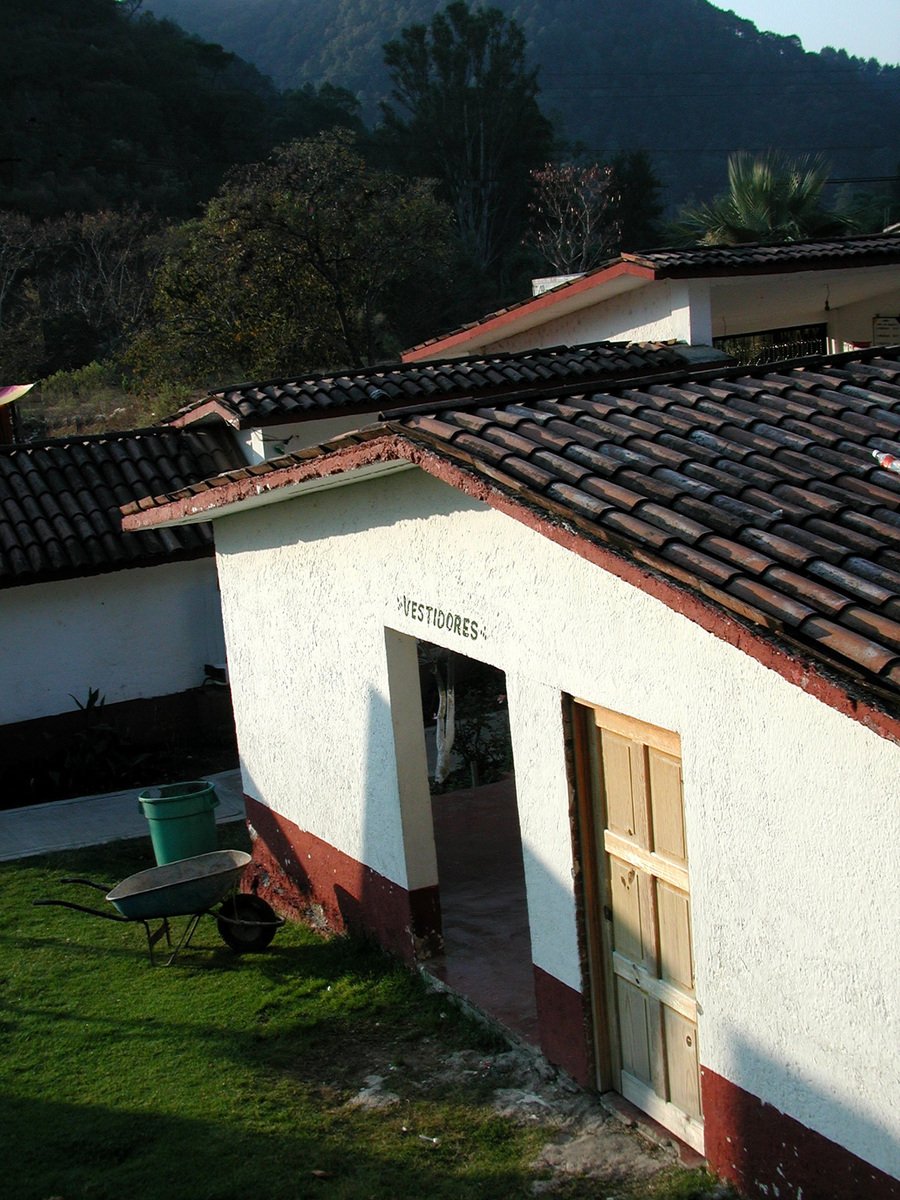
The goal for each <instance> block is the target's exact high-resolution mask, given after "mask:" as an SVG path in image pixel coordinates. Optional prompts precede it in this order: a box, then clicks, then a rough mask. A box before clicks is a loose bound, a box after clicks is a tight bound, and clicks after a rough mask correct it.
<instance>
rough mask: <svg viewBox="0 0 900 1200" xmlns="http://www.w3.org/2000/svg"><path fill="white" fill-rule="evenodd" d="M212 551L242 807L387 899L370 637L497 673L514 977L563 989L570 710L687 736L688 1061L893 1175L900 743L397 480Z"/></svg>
mask: <svg viewBox="0 0 900 1200" xmlns="http://www.w3.org/2000/svg"><path fill="white" fill-rule="evenodd" d="M216 542H217V549H218V553H219V558H220V576H221V580H222V596H223V605H224V616H225V628H226V636H227V641H228V658H229V669H230V675H231V681H232V688H233V697H234V702H235V710H236V720H237V727H238V735H239V743H240V749H241V756H242V766H243V771H244V779H245V787H246V789H247V791H248V792H249V794H250V795H252V796H254V797H255V798H256V799H258V800H260V801H261V802H262V803H264V804H267V805H269V806H270V807H272V808H273V809H275V810H276V811H277V812H279V813H281V814H283V815H284V816H285V817H287V818H288V819H290V820H291V821H292V822H294V823H295V824H296V825H298V826H299V827H300V828H301V829H302V830H304V831H308V832H311V833H313V834H315V835H316V836H317V837H319V838H322V839H324V841H326V842H328V843H330V844H331V845H333V846H335V847H337V848H338V849H339V850H341V851H343V852H344V853H345V854H347V855H349V856H351V857H352V858H354V859H356V860H358V861H361V862H363V863H365V864H367V865H368V866H370V867H372V868H374V869H375V870H376V871H378V872H380V873H382V874H383V875H385V876H387V877H388V878H389V879H391V880H393V881H395V882H396V883H398V884H400V885H402V886H415V887H418V886H425V885H427V884H428V883H429V882H435V879H434V878H429V877H427V875H428V871H430V870H432V869H433V868H432V867H431V865H430V864H431V862H432V861H433V860H432V859H431V858H430V857H429V856H428V855H425V856H424V857H423V859H422V863H426V864H428V866H427V870H426V871H425V872H424V875H423V870H422V869H421V864H419V867H418V869H417V870H416V871H415V872H413V873H410V872H409V871H408V868H407V863H406V861H405V857H404V849H403V831H402V829H401V812H400V804H399V803H398V770H397V763H396V757H395V750H394V732H393V729H392V723H391V692H390V681H389V673H388V661H387V652H386V644H387V646H388V648H389V647H390V645H391V644H392V639H395V634H394V633H391V632H389V633H388V635H387V636H386V632H385V631H386V630H387V631H396V634H399V635H407V636H408V637H410V638H422V639H425V640H428V641H431V642H436V643H439V644H442V645H445V646H447V647H449V648H451V649H453V650H457V651H459V652H461V653H463V654H467V655H469V656H471V657H473V658H478V659H481V660H483V661H485V662H489V663H491V664H493V665H494V666H496V667H499V668H501V669H502V670H504V671H505V672H506V680H507V693H508V700H509V713H510V721H511V729H512V736H513V749H514V758H515V770H516V784H517V795H518V805H519V814H520V823H521V829H522V839H523V850H524V860H525V869H526V877H527V884H528V898H529V911H530V916H531V930H532V954H533V958H534V961H535V963H536V964H537V965H538V966H540V967H541V968H542V969H543V970H544V971H546V972H548V973H550V974H552V975H554V976H555V977H556V978H558V979H560V980H562V981H563V982H564V983H566V984H568V985H569V986H571V987H573V988H580V987H581V986H582V980H581V973H580V965H579V955H578V944H577V932H576V906H575V898H574V891H573V866H574V863H573V851H572V838H571V833H570V828H569V797H570V786H569V779H568V777H567V773H566V758H565V747H564V744H563V723H562V715H561V712H562V707H561V706H562V702H563V697H564V696H565V695H574V696H580V697H583V698H585V699H587V700H589V701H591V702H593V703H595V704H599V705H602V706H604V707H607V708H610V709H613V710H615V711H617V712H620V713H624V714H627V715H628V716H631V717H635V718H638V719H639V720H641V721H646V722H649V723H650V724H653V725H657V726H662V727H663V728H665V729H670V730H674V731H676V732H677V733H679V734H680V736H681V745H682V761H683V770H684V795H685V819H686V827H687V840H688V849H689V864H690V879H691V896H692V906H693V938H694V950H695V957H696V967H697V997H698V1001H699V1004H700V1011H701V1016H700V1026H699V1038H700V1055H701V1061H702V1062H703V1063H704V1064H705V1065H706V1066H708V1067H709V1068H711V1069H712V1070H714V1071H716V1072H718V1073H719V1074H720V1075H722V1076H724V1077H726V1078H728V1079H729V1080H731V1081H733V1082H735V1083H737V1084H738V1085H740V1086H741V1087H743V1088H745V1089H746V1090H748V1091H750V1092H752V1093H754V1094H755V1095H757V1096H760V1097H761V1098H762V1099H764V1100H766V1101H767V1102H769V1103H771V1104H773V1105H775V1106H776V1107H777V1108H778V1109H780V1110H781V1111H783V1112H785V1113H787V1114H789V1115H790V1116H792V1117H794V1118H795V1119H797V1120H799V1121H801V1122H803V1123H804V1124H806V1125H808V1126H809V1127H811V1128H813V1129H816V1130H818V1131H819V1132H820V1133H822V1134H823V1135H824V1136H826V1137H828V1138H831V1139H832V1140H834V1141H836V1142H838V1143H839V1144H841V1145H844V1146H847V1147H848V1148H849V1149H850V1150H851V1151H852V1152H853V1153H855V1154H857V1155H859V1156H860V1157H861V1158H863V1159H865V1160H866V1161H868V1162H870V1163H872V1164H874V1165H875V1166H878V1167H880V1168H881V1169H882V1170H887V1171H891V1170H892V1169H895V1168H896V1162H892V1161H890V1156H891V1154H892V1147H894V1146H896V1139H897V1137H898V1132H900V1129H898V1116H897V1114H898V1113H900V1091H898V1083H897V1078H896V1073H895V1072H894V1070H893V1064H894V1062H895V1061H896V1060H895V1054H896V1046H897V1043H898V1033H900V1029H898V1026H897V1013H896V1006H894V1005H893V998H894V997H896V995H897V991H898V983H900V979H898V970H897V957H896V940H897V927H898V917H900V912H898V894H897V889H896V882H895V876H896V864H897V861H898V858H900V844H898V822H897V820H896V781H897V774H898V767H900V751H898V747H897V746H896V745H894V744H893V743H890V742H887V741H885V740H884V739H882V738H880V737H878V736H876V735H875V734H874V733H872V732H871V731H869V730H867V729H866V728H864V727H863V726H862V725H861V724H859V723H857V722H855V721H853V720H850V719H848V718H846V717H844V716H841V715H840V714H839V713H838V712H836V711H835V710H834V709H832V708H830V707H827V706H826V705H824V704H823V703H821V702H820V701H818V700H816V699H814V698H812V697H810V696H809V695H807V694H805V693H804V692H803V691H801V690H800V689H799V688H797V687H796V686H794V685H792V684H790V683H788V682H786V681H785V680H784V679H783V678H782V677H781V676H780V675H778V674H776V673H775V672H774V671H772V670H770V669H767V668H766V667H764V666H762V665H761V664H760V663H758V662H757V661H756V660H754V659H752V658H750V657H748V656H747V655H746V654H744V653H742V652H740V651H739V650H737V649H735V648H733V647H731V646H729V645H727V644H725V643H724V642H722V641H720V640H718V639H717V638H715V637H714V636H713V635H712V634H710V633H707V632H705V631H703V630H702V629H701V628H699V627H698V626H697V625H695V624H693V623H692V622H691V621H689V620H688V619H687V618H685V617H683V616H681V615H679V614H678V613H676V612H674V611H672V610H671V609H669V608H668V607H666V606H665V605H664V604H662V603H661V602H660V601H658V600H655V599H652V598H651V597H649V596H647V595H646V594H644V593H643V592H641V591H640V590H638V589H636V588H635V587H634V586H631V585H629V584H627V583H624V582H622V581H620V580H619V579H617V578H616V577H615V576H613V575H611V574H608V573H607V572H605V571H603V570H601V569H600V568H598V567H596V566H593V565H591V564H589V563H587V562H586V561H584V560H583V559H581V558H579V557H577V556H576V555H575V554H573V553H571V552H568V551H565V550H563V549H561V548H560V547H558V546H556V545H554V544H553V543H552V542H550V541H549V540H548V539H546V538H544V537H542V536H541V535H539V534H537V533H535V532H533V531H531V530H529V529H528V528H526V527H525V526H524V525H522V524H520V523H519V522H517V521H515V520H513V519H511V518H509V517H506V516H504V515H502V514H500V513H498V512H496V511H494V510H492V509H490V508H487V507H486V506H484V505H481V504H478V503H475V502H473V501H469V500H468V499H467V498H465V497H464V496H463V495H461V494H460V493H457V492H456V491H455V490H453V489H451V488H450V487H449V486H446V485H444V484H442V483H439V482H437V481H435V480H433V479H431V478H429V477H427V476H425V475H423V474H421V473H420V472H418V471H416V470H410V471H407V472H405V473H403V474H399V475H395V476H393V477H390V478H387V479H382V480H379V481H375V482H367V483H359V484H356V485H354V486H349V487H345V488H340V489H336V490H331V491H328V492H327V493H323V494H320V495H319V496H316V495H311V496H308V497H305V498H298V499H294V500H291V501H287V502H284V503H280V504H275V505H271V506H269V507H266V508H264V509H258V510H251V511H247V512H246V513H243V514H239V515H235V516H231V517H227V518H223V519H220V520H218V521H217V522H216ZM420 606H421V607H420ZM429 606H430V608H431V610H432V611H431V614H430V620H429V614H428V611H427V609H428V607H429ZM438 611H440V612H441V613H445V614H446V613H449V614H452V615H453V616H454V621H453V622H452V623H451V631H450V632H448V630H447V623H446V619H444V621H443V628H439V627H438V618H437V616H436V613H437V612H438ZM457 616H458V617H459V618H460V620H459V622H458V623H457V622H456V620H455V617H457ZM473 622H474V623H475V624H474V625H473ZM476 629H477V636H473V631H474V630H476ZM466 630H467V633H468V635H467V636H465V635H464V631H466ZM403 702H404V703H405V704H408V698H404V701H403ZM413 707H414V706H413Z"/></svg>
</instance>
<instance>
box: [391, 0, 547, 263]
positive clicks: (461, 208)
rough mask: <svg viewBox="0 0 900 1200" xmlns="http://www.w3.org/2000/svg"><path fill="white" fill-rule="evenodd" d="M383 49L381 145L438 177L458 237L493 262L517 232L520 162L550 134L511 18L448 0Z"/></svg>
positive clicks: (533, 163)
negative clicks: (386, 80) (385, 82)
mask: <svg viewBox="0 0 900 1200" xmlns="http://www.w3.org/2000/svg"><path fill="white" fill-rule="evenodd" d="M384 57H385V62H386V64H387V66H388V69H389V72H390V76H391V80H392V83H393V90H392V96H393V99H394V101H395V103H396V105H398V106H399V109H400V110H402V114H401V112H398V111H397V109H396V108H395V107H393V106H392V105H390V104H387V105H384V106H383V119H384V134H385V137H386V140H387V142H388V145H389V146H391V147H392V148H393V150H394V152H395V154H396V156H397V160H398V163H399V164H400V166H401V167H402V168H403V169H405V170H406V171H407V173H409V174H415V175H425V176H429V177H433V178H434V179H436V180H438V181H439V185H440V191H439V194H440V195H441V196H442V197H443V198H444V199H445V200H447V201H448V203H449V204H450V206H451V208H452V210H453V213H454V215H455V218H456V225H457V229H458V231H459V235H460V238H461V239H462V242H463V245H464V246H465V247H466V249H467V250H468V251H469V253H470V254H471V255H473V256H474V258H475V259H476V261H477V262H478V263H480V264H481V265H482V267H484V268H485V269H487V270H488V271H496V270H497V269H498V267H499V265H500V263H501V260H502V258H503V255H504V254H505V253H506V252H507V251H509V250H510V249H512V248H513V247H515V246H516V245H518V243H519V242H520V240H521V237H522V233H523V230H524V228H525V223H526V219H527V208H528V199H529V172H530V171H531V169H532V168H534V167H537V166H539V165H540V164H541V163H542V162H544V161H545V160H546V158H547V155H548V151H549V149H550V146H551V141H552V128H551V125H550V122H549V121H548V120H547V119H546V118H545V117H544V116H543V114H542V113H541V110H540V108H539V107H538V102H537V95H538V84H537V74H536V71H535V70H533V69H530V68H529V67H528V66H527V64H526V56H525V37H524V34H523V33H522V30H521V28H520V27H519V26H518V25H517V24H516V22H515V21H513V20H511V19H508V18H507V17H505V16H504V15H503V13H501V12H500V10H499V9H496V8H485V9H470V8H469V7H468V6H467V5H466V4H465V3H464V2H463V0H454V3H451V4H449V5H448V6H447V8H446V9H444V10H443V11H442V12H439V13H437V14H436V15H435V16H434V18H433V19H432V21H431V25H430V26H428V27H426V26H425V25H411V26H409V27H408V28H407V29H404V30H403V32H402V33H401V35H400V37H399V39H397V40H396V41H392V42H388V43H387V44H386V45H385V47H384Z"/></svg>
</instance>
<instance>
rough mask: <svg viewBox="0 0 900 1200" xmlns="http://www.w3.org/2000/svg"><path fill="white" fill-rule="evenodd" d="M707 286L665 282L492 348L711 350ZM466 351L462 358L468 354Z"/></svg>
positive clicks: (535, 328) (516, 336) (674, 281)
mask: <svg viewBox="0 0 900 1200" xmlns="http://www.w3.org/2000/svg"><path fill="white" fill-rule="evenodd" d="M708 306H709V286H708V285H707V284H706V283H704V282H703V281H699V282H694V281H685V280H662V281H660V282H659V283H655V284H652V285H650V286H647V287H641V288H638V289H637V290H635V291H631V292H625V293H624V294H623V295H620V296H615V297H613V298H612V299H610V300H607V301H604V302H603V303H600V304H595V305H592V306H590V307H589V308H583V309H580V310H579V311H578V312H573V313H569V314H567V315H566V316H564V317H559V318H557V319H556V320H552V321H548V322H547V323H546V324H542V325H538V326H536V327H534V328H531V329H527V330H525V332H524V333H519V334H514V335H513V336H511V337H507V338H501V339H499V340H497V341H495V342H491V343H490V348H491V349H492V350H498V351H507V350H508V351H512V350H531V349H533V348H534V347H535V346H536V345H540V346H560V345H569V346H577V345H579V344H581V343H582V342H599V341H604V340H610V341H616V342H623V341H624V342H667V341H671V340H675V341H680V342H687V343H688V344H693V345H709V344H710V342H711V339H712V326H711V324H710V318H709V307H708ZM470 352H471V351H469V350H468V349H466V348H462V349H461V351H460V353H466V354H467V353H470Z"/></svg>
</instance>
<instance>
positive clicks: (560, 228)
mask: <svg viewBox="0 0 900 1200" xmlns="http://www.w3.org/2000/svg"><path fill="white" fill-rule="evenodd" d="M531 178H532V182H533V184H534V193H535V194H534V199H533V201H532V203H531V206H530V207H531V236H530V238H529V241H530V242H531V243H532V244H533V245H535V246H536V247H537V249H538V250H540V252H541V254H542V255H543V256H544V258H545V259H546V260H547V262H548V263H549V265H550V266H551V267H552V269H553V270H554V271H557V272H559V273H560V274H566V275H568V274H573V273H578V272H582V271H590V270H592V269H593V268H594V267H596V266H598V265H599V263H601V262H602V261H603V260H604V258H608V257H609V255H611V254H613V253H614V252H615V250H616V249H617V247H618V245H619V225H618V221H617V219H616V214H615V207H614V206H615V195H614V192H613V186H612V168H611V167H608V166H606V167H604V166H600V164H598V163H593V164H592V165H591V166H585V167H579V166H576V165H575V164H574V163H562V164H561V165H560V166H554V165H553V164H552V163H547V165H546V166H544V167H541V169H540V170H539V171H532V172H531Z"/></svg>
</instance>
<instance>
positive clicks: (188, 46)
mask: <svg viewBox="0 0 900 1200" xmlns="http://www.w3.org/2000/svg"><path fill="white" fill-rule="evenodd" d="M0 77H2V79H3V103H2V104H0V208H2V209H14V210H18V211H21V212H27V213H29V214H30V215H32V216H53V215H60V214H62V213H65V212H69V211H74V212H84V211H91V210H95V209H98V208H106V207H120V206H122V205H131V204H135V203H139V204H140V205H141V206H142V207H143V208H145V209H148V210H149V209H152V210H154V211H156V212H157V213H162V214H166V215H187V214H189V213H192V212H194V211H196V207H197V205H198V203H199V202H201V201H203V200H206V199H208V197H209V196H210V195H211V194H212V193H213V192H214V191H215V190H216V188H217V187H218V185H219V183H220V182H221V179H222V176H223V175H224V173H225V172H226V170H227V169H228V168H229V167H230V166H231V165H233V164H234V163H241V162H251V161H254V160H256V159H259V158H262V157H264V156H265V155H266V154H267V153H268V152H269V150H270V149H271V148H272V146H273V145H275V144H276V143H277V142H278V141H281V140H285V139H286V138H287V137H291V136H304V135H306V134H308V133H314V132H316V130H317V129H319V128H322V127H323V126H325V125H330V124H332V123H333V121H332V119H330V116H328V115H326V116H325V118H324V119H323V120H317V119H316V115H317V114H316V112H314V111H313V110H315V109H320V108H322V107H323V104H324V107H326V108H327V107H328V101H329V93H327V92H326V95H325V97H324V101H323V99H322V98H321V97H320V96H319V95H318V94H315V95H313V94H311V93H309V92H307V93H299V94H298V93H294V94H293V95H288V96H284V95H281V94H280V93H279V92H278V90H277V89H276V88H275V86H274V85H273V84H272V83H271V81H270V80H268V79H266V78H265V77H264V76H263V75H261V74H260V72H259V71H258V70H257V69H256V68H255V67H251V66H250V65H249V64H248V63H246V62H242V61H241V60H240V59H239V58H236V57H235V55H234V54H232V53H228V52H226V51H224V50H223V49H222V47H221V46H219V45H215V44H208V43H204V42H202V41H200V40H199V39H198V38H197V37H196V36H191V37H189V36H188V35H187V34H185V33H184V32H182V30H181V29H179V28H177V27H176V26H175V25H173V24H172V23H171V22H168V21H161V20H154V19H153V18H152V17H151V16H149V15H146V14H144V13H142V12H141V11H140V8H139V5H138V4H136V3H130V4H120V5H118V6H117V5H116V3H115V0H77V3H73V0H3V3H2V4H0ZM334 99H335V103H336V104H337V107H338V108H340V101H341V98H340V97H337V98H334ZM319 115H321V114H319ZM332 115H333V114H332Z"/></svg>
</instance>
